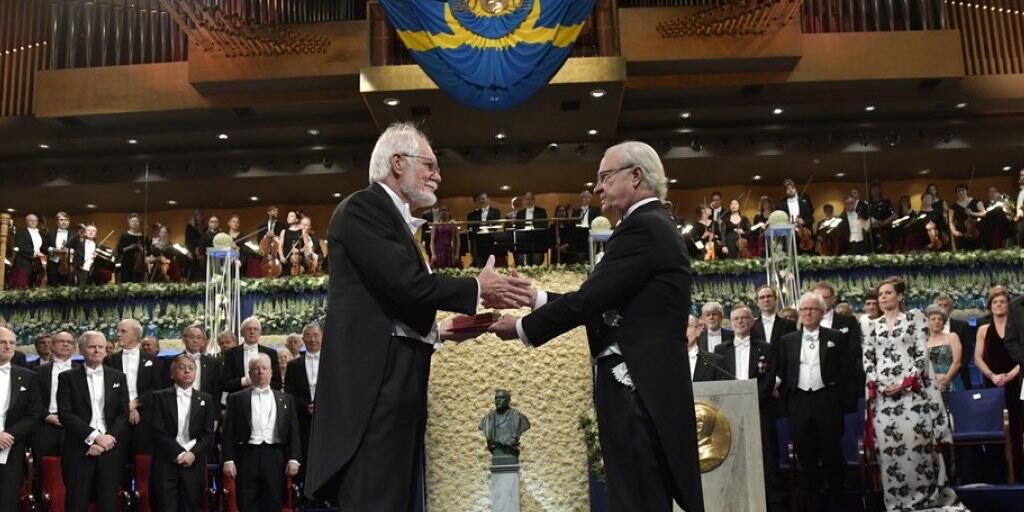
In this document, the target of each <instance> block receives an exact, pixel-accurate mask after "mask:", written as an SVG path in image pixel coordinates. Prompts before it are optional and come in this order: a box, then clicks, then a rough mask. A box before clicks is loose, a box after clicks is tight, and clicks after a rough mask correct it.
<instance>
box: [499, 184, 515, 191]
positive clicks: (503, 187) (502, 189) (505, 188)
mask: <svg viewBox="0 0 1024 512" xmlns="http://www.w3.org/2000/svg"><path fill="white" fill-rule="evenodd" d="M498 190H501V191H502V192H508V191H509V190H512V187H510V186H508V185H502V186H500V187H498Z"/></svg>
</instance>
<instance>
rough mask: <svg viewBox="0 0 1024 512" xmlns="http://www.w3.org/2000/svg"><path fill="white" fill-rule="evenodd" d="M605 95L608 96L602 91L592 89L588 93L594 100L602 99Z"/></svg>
mask: <svg viewBox="0 0 1024 512" xmlns="http://www.w3.org/2000/svg"><path fill="white" fill-rule="evenodd" d="M605 94H608V92H607V91H605V90H604V89H594V90H592V91H590V95H591V96H593V97H595V98H603V97H604V95H605Z"/></svg>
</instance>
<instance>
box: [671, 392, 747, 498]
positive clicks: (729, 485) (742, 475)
mask: <svg viewBox="0 0 1024 512" xmlns="http://www.w3.org/2000/svg"><path fill="white" fill-rule="evenodd" d="M693 397H694V400H696V401H703V402H707V403H710V404H713V405H714V406H715V407H717V408H718V409H719V410H721V412H722V413H723V414H724V416H725V417H726V418H727V419H728V422H729V429H730V430H731V442H730V449H729V455H728V456H727V457H726V458H725V459H724V460H723V461H722V463H721V464H720V465H719V466H718V467H716V468H714V469H712V470H710V471H708V472H707V473H703V474H702V475H701V485H702V486H703V488H704V508H705V510H706V511H707V512H764V511H765V508H766V504H765V492H764V467H763V461H762V459H761V456H762V455H761V419H760V415H759V413H758V403H757V381H756V380H743V381H735V380H732V381H720V382H696V383H694V385H693ZM674 510H676V511H680V510H682V509H681V508H679V507H678V506H675V507H674Z"/></svg>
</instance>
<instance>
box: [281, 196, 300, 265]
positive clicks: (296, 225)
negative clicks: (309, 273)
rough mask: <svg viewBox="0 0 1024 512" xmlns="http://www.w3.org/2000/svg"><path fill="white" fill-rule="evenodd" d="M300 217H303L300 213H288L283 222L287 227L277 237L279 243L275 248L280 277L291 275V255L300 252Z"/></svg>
mask: <svg viewBox="0 0 1024 512" xmlns="http://www.w3.org/2000/svg"><path fill="white" fill-rule="evenodd" d="M302 217H304V215H303V214H302V212H299V211H290V212H288V215H287V216H286V217H285V222H287V223H288V227H287V228H286V229H282V230H281V232H280V233H278V235H277V238H278V240H280V241H281V243H280V244H279V245H278V246H277V259H278V260H279V261H280V262H281V275H282V276H289V275H291V273H292V264H291V255H292V253H293V252H299V253H301V252H302V249H303V239H302V224H300V222H301V221H302Z"/></svg>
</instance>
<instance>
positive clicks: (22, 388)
mask: <svg viewBox="0 0 1024 512" xmlns="http://www.w3.org/2000/svg"><path fill="white" fill-rule="evenodd" d="M18 391H27V390H26V389H25V386H21V387H20V388H18Z"/></svg>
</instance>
